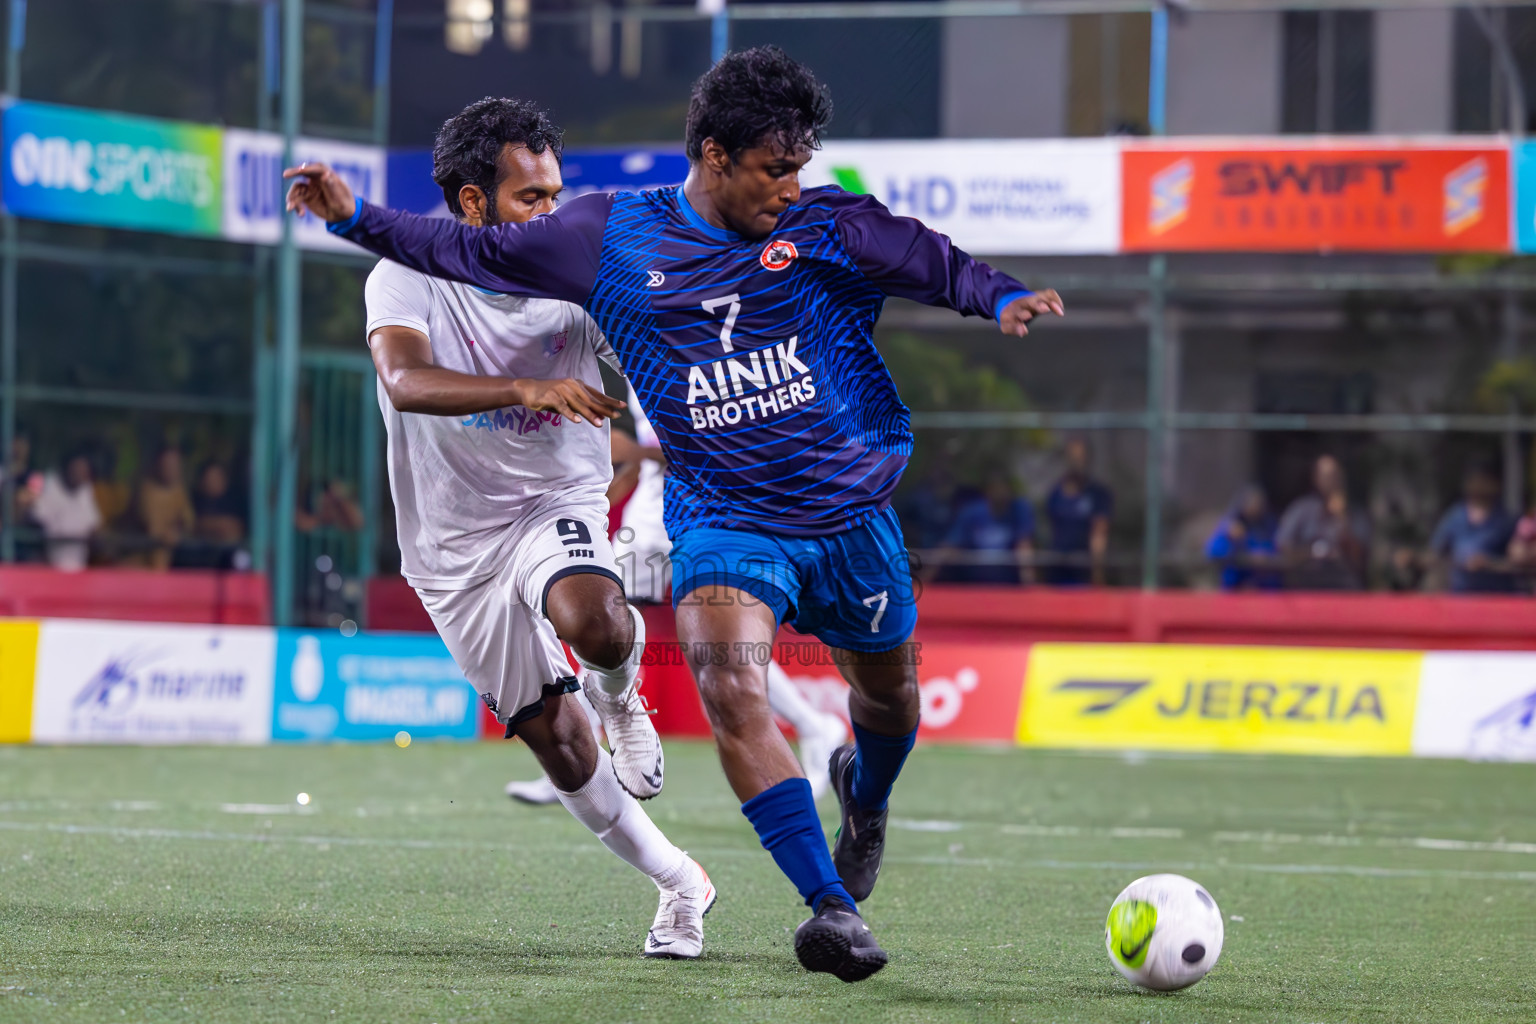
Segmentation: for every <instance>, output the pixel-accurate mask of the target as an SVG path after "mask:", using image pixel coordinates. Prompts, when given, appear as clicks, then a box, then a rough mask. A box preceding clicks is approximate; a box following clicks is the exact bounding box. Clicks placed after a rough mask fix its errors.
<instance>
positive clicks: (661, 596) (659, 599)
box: [613, 526, 672, 604]
mask: <svg viewBox="0 0 1536 1024" xmlns="http://www.w3.org/2000/svg"><path fill="white" fill-rule="evenodd" d="M613 551H614V555H615V556H616V559H617V561H618V564H619V575H621V576H623V577H624V593H625V594H626V595H627V596H628V597H629V599H630V600H631V601H648V602H650V603H651V604H664V603H665V602H667V601H668V600H670V597H671V592H672V542H671V541H670V540H668V539H667V535H666V534H665V533H661V534H657V533H656V532H655V531H649V530H636V529H635V528H634V527H632V526H621V527H619V532H618V533H616V534H614V535H613Z"/></svg>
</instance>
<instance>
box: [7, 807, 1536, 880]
mask: <svg viewBox="0 0 1536 1024" xmlns="http://www.w3.org/2000/svg"><path fill="white" fill-rule="evenodd" d="M0 831H10V832H49V833H55V834H61V835H86V836H106V837H110V838H114V839H180V840H192V841H197V842H220V843H265V844H269V845H270V844H281V843H292V844H295V845H302V846H317V847H328V846H353V847H378V848H384V849H390V848H393V849H410V850H484V851H488V852H496V853H506V852H516V851H518V850H519V849H520V848H519V847H517V846H513V845H511V844H507V843H491V842H475V841H467V840H466V841H452V840H441V839H380V838H370V837H362V836H314V835H283V834H281V833H272V832H261V833H254V832H208V831H203V832H194V831H184V830H180V829H165V828H123V827H119V826H111V825H72V824H66V823H63V822H30V821H0ZM569 849H570V852H573V853H596V852H599V851H600V850H601V849H602V847H600V846H597V845H595V844H586V843H583V844H581V845H579V846H572V847H570V848H569ZM691 852H693V853H694V854H695V855H697V856H698V857H699V858H700V859H701V860H707V859H711V858H727V857H756V856H761V852H760V851H758V850H752V849H746V848H740V847H725V848H721V849H696V850H693V851H691ZM886 861H887V862H888V863H893V864H921V865H925V866H929V867H960V868H976V867H979V868H988V869H995V868H1002V869H1007V870H1013V871H1017V870H1021V869H1022V870H1029V869H1034V870H1043V871H1117V872H1134V871H1139V872H1149V871H1181V872H1191V873H1194V872H1209V873H1216V872H1221V871H1248V872H1257V873H1261V874H1281V875H1347V876H1353V877H1359V878H1383V879H1391V878H1451V879H1459V880H1473V881H1493V882H1528V883H1536V871H1458V870H1452V869H1445V868H1390V867H1380V866H1377V865H1369V864H1235V863H1231V862H1227V863H1219V864H1208V863H1199V862H1187V863H1170V862H1167V861H1075V860H1055V859H1044V860H1017V861H1016V860H1003V859H997V858H973V857H954V856H936V857H909V856H893V857H887V858H886Z"/></svg>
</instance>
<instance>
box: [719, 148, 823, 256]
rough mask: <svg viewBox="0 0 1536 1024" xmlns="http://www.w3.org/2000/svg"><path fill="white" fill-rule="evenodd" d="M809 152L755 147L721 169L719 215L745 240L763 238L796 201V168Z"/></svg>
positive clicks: (797, 194) (797, 179) (807, 160)
mask: <svg viewBox="0 0 1536 1024" xmlns="http://www.w3.org/2000/svg"><path fill="white" fill-rule="evenodd" d="M810 159H811V151H810V150H809V149H807V148H806V147H804V146H797V147H796V148H795V149H794V150H793V151H791V152H785V151H784V149H783V148H782V147H781V146H776V145H766V146H755V147H753V148H752V149H748V150H746V151H744V152H743V153H742V154H741V155H740V156H739V157H737V158H736V159H735V160H734V161H731V163H730V165H729V166H728V167H726V168H725V187H724V188H723V189H722V190H721V193H720V199H721V202H720V204H719V207H720V212H721V214H722V215H723V216H724V217H725V218H726V220H727V221H728V222H729V223H730V227H731V228H732V230H734V231H735V232H736V233H737V234H739V235H745V236H746V237H747V238H765V237H767V236H768V235H770V234H772V233H773V230H774V228H776V227H777V226H778V223H779V217H780V216H782V215H783V213H784V211H785V210H788V209H789V208H790V207H791V206H792V205H794V204H795V203H796V202H798V201H799V199H800V168H802V167H804V166H805V165H806V164H807V163H808V162H809V161H810Z"/></svg>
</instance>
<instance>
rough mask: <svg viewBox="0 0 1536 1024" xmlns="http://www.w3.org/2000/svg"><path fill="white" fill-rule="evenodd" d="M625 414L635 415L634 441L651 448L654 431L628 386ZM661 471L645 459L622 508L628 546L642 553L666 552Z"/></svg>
mask: <svg viewBox="0 0 1536 1024" xmlns="http://www.w3.org/2000/svg"><path fill="white" fill-rule="evenodd" d="M628 402H629V411H630V412H632V413H634V415H635V440H636V441H638V442H640V444H642V445H644V446H645V447H647V448H655V447H656V446H657V444H658V442H657V440H656V430H655V428H654V427H652V426H651V421H650V419H648V418H647V417H646V415H645V410H644V409H642V408H640V399H639V396H637V395H636V394H635V388H634V385H633V384H631V385H630V387H629V398H628ZM664 476H665V470H663V469H662V467H661V463H659V462H655V461H652V460H651V459H645V460H643V461H642V462H641V463H640V481H639V483H637V484H635V489H634V492H633V493H632V494H630V496H629V501H628V502H627V503H626V504H625V505H624V517H623V521H622V522H623V525H624V526H625V527H626V528H628V529H630V530H633V531H634V533H633V535H632V536H631V537H630V539H629V540H628V542H627V544H628V546H629V547H632V548H636V549H639V550H643V551H670V550H672V544H671V541H669V540H668V539H667V527H666V525H665V523H664V522H663V520H662V517H661V492H662V486H663V484H662V478H663V477H664Z"/></svg>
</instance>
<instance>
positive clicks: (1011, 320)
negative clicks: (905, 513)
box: [347, 213, 1067, 338]
mask: <svg viewBox="0 0 1536 1024" xmlns="http://www.w3.org/2000/svg"><path fill="white" fill-rule="evenodd" d="M347 216H349V217H350V216H351V214H350V213H348V214H347ZM1046 313H1055V314H1056V315H1057V316H1066V315H1067V310H1066V307H1065V306H1063V305H1062V304H1061V296H1060V295H1057V294H1056V289H1054V288H1047V289H1045V290H1044V291H1038V292H1035V293H1034V294H1033V295H1023V296H1020V297H1019V298H1017V299H1014V300H1013V301H1012V302H1010V303H1008V305H1006V306H1004V307H1003V315H1002V316H1000V317H998V318H997V326H998V328H999V329H1001V330H1002V332H1003V333H1004V334H1012V335H1013V336H1014V337H1016V338H1022V337H1024V335H1026V334H1028V333H1029V328H1028V327H1026V326H1025V324H1027V323H1029V322H1030V321H1031V320H1033V319H1034V318H1035V317H1037V316H1044V315H1045V314H1046Z"/></svg>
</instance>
